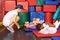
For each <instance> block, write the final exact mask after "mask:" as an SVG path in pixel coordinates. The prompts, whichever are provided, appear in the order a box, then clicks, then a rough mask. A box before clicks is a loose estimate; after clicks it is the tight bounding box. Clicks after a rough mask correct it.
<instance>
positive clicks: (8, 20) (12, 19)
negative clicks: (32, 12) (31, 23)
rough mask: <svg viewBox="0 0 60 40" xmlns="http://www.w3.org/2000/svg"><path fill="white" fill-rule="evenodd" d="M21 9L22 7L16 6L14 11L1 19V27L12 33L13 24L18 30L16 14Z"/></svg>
mask: <svg viewBox="0 0 60 40" xmlns="http://www.w3.org/2000/svg"><path fill="white" fill-rule="evenodd" d="M22 9H23V6H22V5H20V4H18V5H17V6H16V9H15V10H12V11H9V12H8V13H7V14H6V15H5V16H4V18H3V25H4V26H5V27H6V28H7V29H8V30H9V31H11V32H12V33H13V32H14V30H13V28H12V27H13V25H14V24H15V25H16V26H17V28H18V29H19V28H20V25H19V24H18V23H17V22H18V20H19V16H18V12H21V10H22Z"/></svg>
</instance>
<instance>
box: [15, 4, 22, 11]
mask: <svg viewBox="0 0 60 40" xmlns="http://www.w3.org/2000/svg"><path fill="white" fill-rule="evenodd" d="M16 9H17V10H18V12H21V10H23V5H21V4H18V5H17V6H16Z"/></svg>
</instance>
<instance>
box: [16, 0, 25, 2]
mask: <svg viewBox="0 0 60 40" xmlns="http://www.w3.org/2000/svg"><path fill="white" fill-rule="evenodd" d="M17 2H25V0H17Z"/></svg>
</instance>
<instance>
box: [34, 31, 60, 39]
mask: <svg viewBox="0 0 60 40" xmlns="http://www.w3.org/2000/svg"><path fill="white" fill-rule="evenodd" d="M33 34H34V35H35V36H36V37H38V38H39V37H52V36H60V30H58V31H57V32H56V33H55V34H41V33H38V31H33Z"/></svg>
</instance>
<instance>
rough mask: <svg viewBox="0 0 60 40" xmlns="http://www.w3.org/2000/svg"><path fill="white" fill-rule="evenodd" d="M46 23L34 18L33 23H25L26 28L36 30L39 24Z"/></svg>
mask: <svg viewBox="0 0 60 40" xmlns="http://www.w3.org/2000/svg"><path fill="white" fill-rule="evenodd" d="M43 22H44V20H40V19H39V18H33V21H32V22H30V23H29V22H25V23H24V26H25V27H26V28H31V29H32V28H35V29H36V25H37V24H42V23H43Z"/></svg>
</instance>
